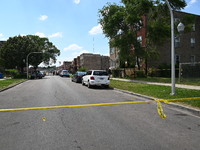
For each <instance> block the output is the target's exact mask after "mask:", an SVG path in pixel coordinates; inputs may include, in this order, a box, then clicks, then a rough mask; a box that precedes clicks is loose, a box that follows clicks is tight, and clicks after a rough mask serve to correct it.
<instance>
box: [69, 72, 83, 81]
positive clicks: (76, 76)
mask: <svg viewBox="0 0 200 150" xmlns="http://www.w3.org/2000/svg"><path fill="white" fill-rule="evenodd" d="M85 74H86V72H79V71H78V72H76V73H75V74H74V75H73V76H72V82H76V83H78V82H79V83H81V82H82V77H83V76H84V75H85Z"/></svg>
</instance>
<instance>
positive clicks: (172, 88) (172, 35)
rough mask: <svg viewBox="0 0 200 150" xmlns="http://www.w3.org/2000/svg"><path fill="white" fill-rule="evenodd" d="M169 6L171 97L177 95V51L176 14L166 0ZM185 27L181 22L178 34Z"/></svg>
mask: <svg viewBox="0 0 200 150" xmlns="http://www.w3.org/2000/svg"><path fill="white" fill-rule="evenodd" d="M166 3H167V6H168V8H169V11H170V16H171V83H172V85H171V93H170V95H175V94H176V92H175V50H174V14H173V9H172V7H171V6H170V4H169V1H168V0H166ZM184 28H185V26H184V25H183V24H182V23H181V22H180V23H179V25H178V27H177V29H178V32H182V31H183V30H184Z"/></svg>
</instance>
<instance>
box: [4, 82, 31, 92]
mask: <svg viewBox="0 0 200 150" xmlns="http://www.w3.org/2000/svg"><path fill="white" fill-rule="evenodd" d="M26 81H28V80H25V81H22V82H19V83H17V84H14V85H12V86H9V87H7V88H4V89H1V90H0V92H3V91H6V90H8V89H10V88H13V87H15V86H17V85H19V84H22V83H24V82H26Z"/></svg>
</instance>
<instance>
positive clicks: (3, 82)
mask: <svg viewBox="0 0 200 150" xmlns="http://www.w3.org/2000/svg"><path fill="white" fill-rule="evenodd" d="M25 80H26V79H7V80H0V90H2V89H5V88H7V87H9V86H12V85H15V84H17V83H20V82H22V81H25Z"/></svg>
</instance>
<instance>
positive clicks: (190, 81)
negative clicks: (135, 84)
mask: <svg viewBox="0 0 200 150" xmlns="http://www.w3.org/2000/svg"><path fill="white" fill-rule="evenodd" d="M126 79H130V80H140V81H148V82H159V83H171V78H162V77H146V78H126ZM176 84H186V85H197V86H200V79H199V78H198V79H181V82H179V79H178V78H176Z"/></svg>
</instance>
